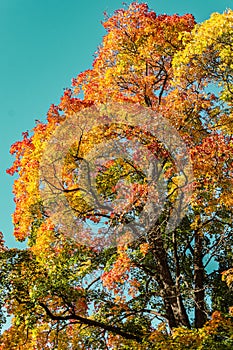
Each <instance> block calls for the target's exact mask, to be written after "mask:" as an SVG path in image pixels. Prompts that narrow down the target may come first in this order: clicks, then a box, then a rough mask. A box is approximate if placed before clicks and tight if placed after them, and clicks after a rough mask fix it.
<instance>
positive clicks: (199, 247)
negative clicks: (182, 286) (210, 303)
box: [194, 232, 207, 328]
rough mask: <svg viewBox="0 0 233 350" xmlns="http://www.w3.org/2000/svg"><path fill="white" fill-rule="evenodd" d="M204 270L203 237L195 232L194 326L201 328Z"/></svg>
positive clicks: (204, 318) (203, 320)
mask: <svg viewBox="0 0 233 350" xmlns="http://www.w3.org/2000/svg"><path fill="white" fill-rule="evenodd" d="M204 278H205V271H204V266H203V238H202V236H201V234H199V233H198V232H196V233H195V247H194V288H195V289H194V300H195V327H196V328H201V327H203V325H204V324H205V322H206V320H207V317H206V313H205V289H204Z"/></svg>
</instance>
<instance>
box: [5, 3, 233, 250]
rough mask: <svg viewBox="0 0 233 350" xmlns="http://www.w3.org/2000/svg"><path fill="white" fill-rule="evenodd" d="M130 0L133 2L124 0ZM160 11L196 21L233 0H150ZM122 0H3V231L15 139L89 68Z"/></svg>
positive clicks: (9, 207) (10, 241) (9, 208)
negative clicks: (106, 18) (105, 26)
mask: <svg viewBox="0 0 233 350" xmlns="http://www.w3.org/2000/svg"><path fill="white" fill-rule="evenodd" d="M125 2H126V3H127V4H128V3H130V2H128V1H125ZM147 3H148V5H149V7H150V8H151V9H153V10H155V12H156V13H158V14H161V13H167V14H174V13H178V14H179V15H182V14H185V13H192V14H193V15H194V16H195V18H196V21H197V22H202V21H204V20H206V19H208V18H209V17H210V15H211V13H212V12H220V13H222V12H223V11H225V10H226V9H227V8H232V5H233V0H205V1H203V0H151V1H147ZM121 7H122V0H121V1H118V0H93V1H88V0H86V1H83V0H40V1H35V0H0V121H1V124H0V125H1V126H0V133H1V135H0V152H1V156H0V183H1V186H0V231H2V232H3V233H4V237H5V240H6V242H7V245H8V246H9V247H12V246H17V247H20V246H22V244H19V243H16V242H15V241H14V238H13V236H12V232H13V227H12V223H11V214H12V213H13V211H14V202H13V196H12V185H13V178H12V177H11V176H9V175H7V174H6V169H7V168H8V167H10V166H11V164H12V161H13V157H11V156H10V154H9V149H10V146H11V144H12V143H14V142H15V141H18V140H20V139H21V134H22V132H24V131H26V130H31V129H32V128H33V127H34V125H35V120H36V119H39V120H41V121H45V119H46V113H47V111H48V108H49V106H50V105H51V104H52V103H54V104H57V103H59V99H60V97H61V95H62V93H63V89H64V88H66V87H69V86H70V85H71V79H72V78H73V77H76V76H77V74H78V73H80V72H82V71H84V70H86V69H89V68H91V64H92V61H93V54H94V52H95V51H96V49H97V47H98V46H99V45H100V44H101V41H102V37H103V35H104V34H105V31H104V29H103V28H102V25H101V21H102V20H103V19H104V15H103V12H104V11H106V12H107V13H108V14H109V15H111V14H113V11H114V10H117V9H119V8H121Z"/></svg>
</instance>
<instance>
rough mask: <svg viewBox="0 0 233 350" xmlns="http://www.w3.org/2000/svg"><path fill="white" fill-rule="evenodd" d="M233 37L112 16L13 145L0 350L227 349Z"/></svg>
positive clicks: (187, 23) (231, 15) (185, 24)
mask: <svg viewBox="0 0 233 350" xmlns="http://www.w3.org/2000/svg"><path fill="white" fill-rule="evenodd" d="M232 24H233V12H232V11H231V10H227V11H226V12H225V13H223V14H218V13H215V14H213V15H212V16H211V17H210V19H208V20H207V21H205V22H203V23H202V24H196V23H195V20H194V18H193V16H192V15H190V14H187V15H184V16H178V15H173V16H168V15H157V14H156V13H155V12H154V11H152V10H150V9H149V8H148V6H147V5H146V4H138V3H132V4H131V5H130V6H129V7H128V8H125V9H120V10H118V11H115V13H114V14H113V16H112V17H107V16H106V18H105V21H104V22H103V26H104V28H105V29H106V35H105V36H104V38H103V42H102V45H101V46H100V48H99V49H98V51H97V52H96V57H95V60H94V62H93V66H92V69H90V70H87V71H85V72H83V73H81V74H79V75H78V76H77V77H76V78H75V79H73V82H72V87H71V88H70V89H66V90H65V92H64V95H63V96H62V98H61V101H60V104H59V105H58V106H55V105H52V106H51V107H50V109H49V111H48V114H47V121H46V122H45V123H42V122H38V123H37V125H36V126H35V127H34V129H33V130H32V132H31V133H24V134H23V139H22V140H21V141H18V142H16V143H15V144H14V145H12V147H11V153H12V154H14V155H15V161H14V164H13V165H12V167H11V168H10V169H8V173H10V174H14V173H17V174H18V178H17V179H16V180H15V182H14V189H13V192H14V199H15V203H16V208H15V212H14V214H13V223H14V228H15V229H14V235H15V237H16V238H17V239H18V240H20V241H24V240H26V241H27V248H26V249H25V250H18V249H8V248H7V247H5V246H4V243H3V242H1V252H0V254H1V303H2V305H3V306H4V307H5V309H6V312H7V313H8V314H10V315H12V316H13V318H12V325H11V327H10V328H9V329H8V330H6V331H4V333H3V334H2V336H1V349H22V348H25V349H51V348H53V349H148V348H150V349H188V348H189V349H204V348H211V349H231V348H232V337H233V325H232V305H233V297H232V293H231V288H232V283H233V273H232V270H233V269H232V243H233V242H232V241H233V238H232V214H233V212H232V204H233V200H232V190H233V180H232V179H233V177H232V172H233V138H232V134H233V124H232V121H233V114H232V95H233V80H232V67H233V41H232V40H233V39H232V38H233V35H232V34H233V29H232V28H233V26H232ZM109 106H110V107H109ZM110 114H111V115H110ZM90 116H91V118H92V119H91V118H90ZM131 116H133V117H132V118H131ZM130 118H131V119H130ZM89 119H90V120H89ZM135 121H136V122H135ZM139 121H140V122H139ZM88 123H89V124H88ZM161 124H162V128H161ZM87 125H88V127H87ZM72 130H74V131H75V132H73V131H72ZM162 130H163V132H164V135H165V136H166V137H167V138H169V137H168V136H169V134H170V133H172V135H173V136H174V135H175V139H176V140H175V143H169V142H172V141H169V142H168V141H167V140H166V137H161V133H162ZM54 135H55V136H54ZM177 135H179V137H178V136H177ZM67 139H68V140H69V141H67ZM169 140H170V139H169ZM171 140H172V137H171ZM178 140H179V141H178ZM63 141H64V142H63ZM111 141H113V144H114V147H115V148H114V147H113V148H111V150H113V149H114V150H115V153H116V154H117V156H116V157H112V158H111V157H108V158H106V157H105V156H106V155H108V156H109V153H108V152H107V149H108V147H110V145H111ZM162 141H163V142H162ZM127 142H128V143H127ZM103 144H104V145H105V147H103V146H102V145H103ZM116 144H117V147H118V148H119V149H120V150H118V148H117V151H116V146H115V145H116ZM181 144H182V145H183V146H184V147H183V148H182V147H181V146H180V145H181ZM174 146H176V147H174ZM98 147H99V148H98ZM101 147H102V148H101ZM111 147H112V146H111ZM176 148H177V149H176ZM99 149H100V150H101V156H102V158H103V159H102V160H101V161H100V158H98V157H97V156H96V155H97V153H98V152H99V151H98V150H99ZM181 150H183V151H184V150H185V151H186V154H183V153H182V152H183V151H181ZM97 151H98V152H97ZM110 153H111V152H110ZM113 153H114V152H113ZM90 154H91V157H90ZM46 157H47V158H46ZM175 157H176V159H174V158H175ZM185 157H186V158H187V159H188V163H185V162H184V158H185ZM93 158H95V161H97V163H96V165H97V169H94V170H93V168H92V165H93V164H94V163H93ZM177 159H179V160H177ZM57 163H58V164H59V166H58V167H57ZM146 165H148V169H149V171H148V172H146V171H145V169H144V168H145V166H146ZM181 165H183V167H182V166H181ZM188 165H189V166H190V165H191V167H189V170H188V171H187V166H188ZM80 169H81V170H80ZM154 174H156V175H154ZM152 175H153V176H154V179H155V180H156V181H157V183H158V184H162V185H161V187H159V186H157V187H156V186H155V185H154V182H156V181H154V182H153V186H152V182H151V179H150V178H151V176H152ZM93 179H94V182H95V184H94V185H93ZM122 197H123V200H122ZM161 198H162V200H161ZM184 199H185V200H184ZM63 203H65V206H64V205H63ZM180 204H181V205H182V206H179V205H180ZM152 207H153V208H156V210H154V209H153V210H154V211H153V210H152V209H151V208H152ZM151 213H153V214H155V213H156V215H154V216H153V215H152V216H153V218H152V219H153V220H151V221H150V225H147V224H146V223H147V221H146V220H147V219H148V217H149V216H150V215H151ZM142 218H143V220H144V221H143V224H142ZM145 218H146V219H145ZM174 218H175V219H174ZM151 223H152V224H151ZM125 228H126V229H125ZM91 232H92V233H91ZM93 232H94V234H93ZM135 232H136V233H135ZM71 233H72V234H71ZM114 233H115V234H117V235H115V236H116V237H115V236H114V237H115V238H114V240H113V234H114ZM103 242H104V243H103Z"/></svg>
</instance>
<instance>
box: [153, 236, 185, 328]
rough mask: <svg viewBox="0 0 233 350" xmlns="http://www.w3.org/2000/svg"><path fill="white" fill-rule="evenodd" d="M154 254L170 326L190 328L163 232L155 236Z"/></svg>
mask: <svg viewBox="0 0 233 350" xmlns="http://www.w3.org/2000/svg"><path fill="white" fill-rule="evenodd" d="M153 241H154V242H153V243H154V244H153V245H154V248H153V255H154V258H155V260H156V264H157V270H158V273H159V277H160V281H161V284H162V288H163V291H162V297H163V300H164V305H165V309H166V313H167V318H168V322H169V326H170V327H171V328H174V327H179V326H185V327H188V328H190V322H189V319H188V315H187V312H186V309H185V307H184V304H183V300H182V297H181V295H180V294H179V291H178V290H177V288H176V285H175V282H174V281H173V279H172V275H171V271H170V268H169V265H168V260H167V253H166V250H165V249H164V245H163V239H162V237H161V234H160V233H159V236H157V237H155V238H154V240H153Z"/></svg>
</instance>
